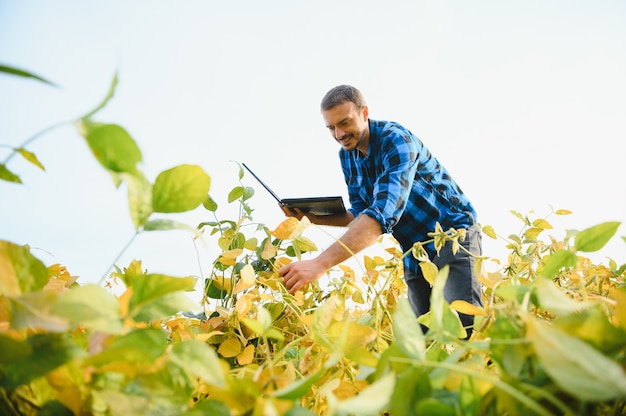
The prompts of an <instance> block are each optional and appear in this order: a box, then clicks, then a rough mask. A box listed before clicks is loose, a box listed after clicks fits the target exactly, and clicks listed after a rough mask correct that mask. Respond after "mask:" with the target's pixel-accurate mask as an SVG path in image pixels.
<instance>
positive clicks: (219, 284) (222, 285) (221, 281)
mask: <svg viewBox="0 0 626 416" xmlns="http://www.w3.org/2000/svg"><path fill="white" fill-rule="evenodd" d="M213 284H214V285H215V287H216V288H218V289H219V290H223V291H224V292H230V289H231V287H232V285H233V279H231V278H228V279H227V278H225V277H224V276H215V278H214V279H213Z"/></svg>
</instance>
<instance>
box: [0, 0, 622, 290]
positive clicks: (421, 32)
mask: <svg viewBox="0 0 626 416" xmlns="http://www.w3.org/2000/svg"><path fill="white" fill-rule="evenodd" d="M624 22H626V2H624V1H621V0H613V1H611V0H595V1H572V0H555V1H545V0H541V1H539V0H531V1H518V2H498V1H485V0H479V1H473V2H467V1H463V0H456V1H455V0H450V1H421V0H420V1H408V0H407V1H396V0H391V1H385V2H382V1H363V0H361V1H326V0H324V1H317V2H304V1H294V0H290V1H288V0H285V1H274V0H267V1H251V0H250V1H246V0H244V1H232V2H225V1H209V0H205V1H185V2H173V1H172V2H166V1H155V0H150V1H137V0H135V1H132V2H127V1H121V0H114V1H107V2H98V1H91V0H90V1H85V0H80V1H78V0H76V1H67V0H65V1H63V0H61V1H55V2H48V1H20V2H18V1H8V0H0V63H2V64H5V65H10V66H15V67H18V68H22V69H25V70H28V71H31V72H34V73H36V74H39V75H41V76H43V77H45V78H47V79H50V80H51V81H53V82H55V83H57V84H58V85H60V87H61V88H52V87H49V86H46V85H44V84H41V83H38V82H35V81H32V80H27V79H20V78H17V77H10V76H7V75H2V74H0V97H1V98H0V144H3V145H12V146H18V145H20V144H21V143H22V142H23V141H24V140H26V139H27V138H28V137H30V136H32V135H34V134H35V133H37V132H39V131H41V130H42V129H44V128H46V127H48V126H50V125H52V124H55V123H57V122H59V121H64V120H72V119H75V118H77V117H79V116H81V115H83V114H85V113H86V112H87V111H89V110H91V109H92V108H93V107H94V106H95V105H96V104H98V103H99V102H100V101H101V99H102V98H103V97H104V95H105V93H106V92H107V91H108V88H109V84H110V81H111V79H112V77H113V74H114V72H115V71H119V78H120V82H119V85H118V89H117V93H116V95H115V97H114V99H113V100H112V101H111V102H110V103H109V105H108V106H107V107H106V108H105V109H104V110H103V111H102V112H101V113H99V114H98V116H97V117H96V118H97V119H98V120H100V121H104V122H111V123H116V124H120V125H121V126H123V127H124V128H126V129H127V130H128V131H129V133H130V134H131V135H132V136H133V138H134V139H135V140H136V141H137V143H138V144H139V146H140V148H141V150H142V152H143V156H144V163H143V165H142V166H141V167H142V169H143V170H144V172H146V174H147V176H148V177H149V178H150V179H151V180H152V181H153V180H154V179H155V178H156V175H157V174H158V173H159V172H161V171H163V170H166V169H169V168H171V167H173V166H176V165H179V164H183V163H193V164H198V165H200V166H202V167H203V168H204V169H205V170H206V171H207V173H208V174H209V175H210V176H211V178H212V188H211V194H212V196H213V197H214V198H215V199H216V200H218V202H220V203H221V206H222V207H224V209H220V210H219V211H218V214H219V215H220V219H234V218H233V215H232V213H233V212H234V211H232V209H231V210H229V208H226V207H225V206H226V205H227V204H226V195H227V193H228V191H229V190H230V189H231V188H232V187H233V186H235V185H236V184H237V168H236V165H235V164H233V163H232V162H230V161H231V160H237V161H241V162H245V163H247V164H248V165H249V166H250V167H252V168H253V169H254V170H255V171H256V172H257V173H258V174H259V175H260V176H261V177H263V178H264V179H266V182H268V184H269V185H270V186H272V187H273V188H274V190H275V191H276V192H277V193H278V194H279V195H281V196H282V197H293V196H315V195H337V194H339V195H343V196H344V197H345V196H346V193H345V186H344V183H343V177H342V175H341V171H340V168H339V161H338V158H337V154H336V153H337V150H338V148H337V145H336V143H334V141H333V140H332V138H331V137H330V135H329V134H328V133H327V131H326V129H325V128H324V126H323V123H322V118H321V115H320V113H319V102H320V99H321V97H322V96H323V94H324V93H325V92H326V91H327V90H328V89H330V88H331V87H333V86H335V85H337V84H342V83H348V84H352V85H355V86H356V87H358V88H359V89H361V91H362V92H363V93H364V95H365V97H366V100H367V101H368V104H369V107H370V116H371V117H372V118H374V119H377V118H378V119H390V120H395V121H398V122H400V123H402V124H404V125H405V126H406V127H408V128H409V129H411V130H412V131H413V132H414V133H415V134H417V135H418V136H419V137H420V138H421V139H422V140H423V141H424V142H425V143H426V145H427V146H428V147H429V148H430V149H431V151H432V152H433V153H434V154H435V155H436V156H437V157H438V159H439V160H440V161H441V162H442V163H443V164H444V165H445V166H446V167H447V168H448V170H449V171H450V172H451V173H452V175H453V176H454V177H455V179H456V180H457V181H458V182H459V183H460V185H461V187H462V188H463V189H464V191H465V192H466V193H467V194H468V196H469V197H470V199H471V200H472V201H473V203H474V204H475V206H476V208H477V210H478V215H479V221H480V222H481V223H482V224H483V225H485V224H490V225H492V226H494V228H495V229H496V231H497V232H499V233H501V234H503V235H508V234H511V233H517V232H518V231H519V229H520V228H521V223H519V221H518V220H517V219H515V218H514V217H513V216H512V215H511V214H510V213H509V210H516V211H519V212H522V213H526V212H527V211H528V210H534V211H536V212H537V215H539V216H543V215H545V214H547V212H549V210H550V206H553V207H554V208H563V209H569V210H571V211H573V212H574V214H573V215H571V216H568V217H558V218H556V217H552V218H550V221H551V222H552V223H553V225H554V226H555V228H556V230H555V231H554V232H553V234H554V235H556V236H557V237H562V236H563V235H564V234H563V232H561V231H559V230H564V229H568V228H573V229H584V228H587V227H589V226H592V225H595V224H598V223H601V222H604V221H622V222H624V221H626V193H625V192H624V189H625V186H624V179H625V177H626V174H625V173H624V153H623V148H624V145H623V143H624V140H625V139H626V98H625V97H626V76H625V74H626V24H624ZM29 149H30V150H31V151H33V152H35V153H36V154H37V155H38V156H39V158H40V160H41V161H42V163H43V164H44V165H45V166H46V168H47V172H45V173H44V172H41V171H39V170H37V169H36V168H35V167H32V166H30V165H28V164H27V163H25V162H22V161H20V160H18V158H14V159H13V160H12V161H11V162H10V163H9V168H10V169H11V170H13V171H15V172H16V173H18V174H19V175H20V176H21V177H22V179H23V181H24V182H25V185H22V186H18V185H14V184H9V183H4V182H2V183H0V239H4V240H9V241H12V242H15V243H18V244H27V243H28V244H30V245H31V246H32V247H33V248H34V249H36V250H35V251H34V253H35V255H37V256H38V257H39V258H40V259H42V260H43V261H44V262H45V263H46V264H52V263H56V262H60V263H62V264H64V265H66V266H67V267H68V268H69V270H70V272H72V274H74V275H79V276H80V277H81V281H83V282H85V281H98V280H99V279H100V277H101V276H102V274H103V273H104V272H105V271H106V269H107V268H108V266H109V264H110V263H111V262H112V261H113V260H114V259H115V257H116V256H117V254H118V253H119V252H120V251H121V250H122V249H123V247H124V245H125V244H126V242H127V241H128V240H129V239H130V238H131V236H132V234H133V232H134V230H133V226H132V223H131V221H130V217H129V215H128V209H127V206H126V193H125V190H124V189H118V190H116V189H115V188H114V186H113V183H112V181H111V179H110V177H109V176H108V174H107V173H106V172H105V171H104V170H103V169H102V168H100V166H99V165H98V164H97V162H96V161H95V159H94V158H93V157H92V156H91V154H90V152H89V150H88V148H87V146H86V144H85V142H84V140H83V139H82V138H81V137H80V136H78V135H77V134H76V132H75V131H74V130H73V129H72V128H71V127H69V126H66V127H63V128H59V129H57V130H55V131H53V132H51V133H50V134H47V135H46V136H44V137H42V138H41V139H40V140H38V141H37V142H35V143H34V144H33V145H32V146H31V147H29ZM6 154H7V153H6V149H2V148H0V161H3V160H4V159H5V158H6ZM244 183H245V184H246V185H249V186H253V187H255V189H256V190H257V194H256V196H255V197H254V198H253V199H252V200H251V205H252V206H253V207H254V208H255V209H256V211H255V213H254V219H255V220H256V221H258V222H262V223H265V224H267V225H268V226H270V227H273V226H275V225H277V224H278V223H279V222H280V221H281V220H282V218H283V217H282V214H281V213H280V212H279V210H278V208H277V207H276V204H275V202H274V201H273V200H272V199H271V197H270V196H269V195H268V194H267V193H265V192H264V190H263V189H262V188H261V187H260V186H259V185H258V184H257V183H256V181H255V180H254V179H253V178H252V177H251V176H250V175H246V177H245V178H244ZM166 217H167V216H166ZM168 218H169V217H168ZM172 218H176V219H179V220H181V221H185V222H187V223H189V224H190V225H193V226H195V225H197V224H198V223H199V222H201V221H207V220H211V219H212V218H211V216H210V215H208V214H206V213H205V212H204V211H203V210H202V209H199V210H197V211H195V212H193V213H191V214H187V215H182V216H177V217H172ZM330 231H331V233H335V234H336V235H339V234H340V232H341V231H342V230H340V229H339V230H337V229H330ZM313 233H314V234H313V235H311V234H309V236H310V237H312V238H313V239H314V240H315V241H316V242H317V243H318V245H319V246H320V247H321V248H323V247H324V246H326V245H328V244H329V243H330V242H331V239H330V238H329V237H328V236H326V235H324V233H320V234H319V236H315V235H316V234H315V233H316V231H315V230H313ZM618 235H619V236H622V235H626V226H624V225H622V227H621V228H620V230H619V232H618ZM213 241H214V240H210V239H209V240H207V244H209V246H210V249H209V250H208V251H209V252H208V253H204V252H203V251H202V250H201V251H200V263H202V265H203V271H204V272H205V273H206V272H207V271H208V269H209V268H210V263H211V261H212V260H213V258H214V257H213V254H211V250H212V247H215V243H214V242H213ZM484 243H485V244H484V248H485V254H487V255H492V256H495V257H499V256H501V255H502V253H503V252H504V251H503V245H504V244H503V243H502V242H493V241H491V240H489V239H488V238H485V240H484ZM601 253H602V257H601V258H600V260H602V258H603V256H604V255H610V256H611V257H613V258H614V259H615V260H617V261H618V263H623V262H625V261H626V256H625V255H624V253H626V250H625V246H624V242H623V241H621V238H618V237H616V238H615V239H614V240H613V241H612V242H611V243H610V245H609V246H608V247H607V248H606V249H605V250H603V251H602V252H601ZM133 258H139V259H142V260H143V265H144V267H145V268H148V270H149V271H151V272H161V273H169V274H173V275H187V274H192V275H198V274H200V270H199V267H198V258H197V256H196V251H195V249H194V245H193V243H192V241H191V238H190V236H189V235H188V234H186V233H185V232H182V231H172V232H160V233H145V234H142V235H141V236H139V238H138V239H137V240H136V241H135V243H134V244H133V245H132V246H131V247H130V248H129V250H128V251H126V254H125V255H124V256H123V257H122V259H121V260H120V262H119V264H120V265H121V266H126V265H127V264H128V263H129V262H130V260H132V259H133Z"/></svg>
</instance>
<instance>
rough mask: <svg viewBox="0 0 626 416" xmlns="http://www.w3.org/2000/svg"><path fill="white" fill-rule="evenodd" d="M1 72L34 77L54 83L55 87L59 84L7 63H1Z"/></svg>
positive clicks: (44, 81) (49, 83)
mask: <svg viewBox="0 0 626 416" xmlns="http://www.w3.org/2000/svg"><path fill="white" fill-rule="evenodd" d="M0 72H4V73H6V74H11V75H17V76H20V77H24V78H33V79H36V80H37V81H41V82H43V83H45V84H48V85H52V86H53V87H58V85H56V84H54V83H53V82H50V81H48V80H47V79H45V78H42V77H40V76H39V75H35V74H33V73H32V72H28V71H25V70H23V69H18V68H14V67H10V66H6V65H0Z"/></svg>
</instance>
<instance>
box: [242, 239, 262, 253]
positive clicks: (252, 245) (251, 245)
mask: <svg viewBox="0 0 626 416" xmlns="http://www.w3.org/2000/svg"><path fill="white" fill-rule="evenodd" d="M257 244H259V241H258V240H257V238H256V237H252V238H250V239H249V240H246V242H245V243H243V247H244V248H246V249H248V250H252V251H254V250H256V249H257Z"/></svg>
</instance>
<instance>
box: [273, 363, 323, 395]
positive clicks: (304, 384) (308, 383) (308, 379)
mask: <svg viewBox="0 0 626 416" xmlns="http://www.w3.org/2000/svg"><path fill="white" fill-rule="evenodd" d="M325 373H326V368H325V367H320V368H319V369H318V370H317V371H315V372H313V373H311V374H308V375H307V376H305V377H302V378H299V379H297V380H296V381H294V382H293V383H289V384H288V385H287V386H285V387H283V388H282V389H279V390H276V391H275V392H274V393H273V394H272V395H273V396H274V397H276V398H278V399H284V400H296V399H299V398H300V397H302V396H304V395H305V394H307V393H308V392H309V391H310V390H311V387H313V385H314V384H316V383H317V382H318V381H320V380H321V378H322V376H323V375H324V374H325Z"/></svg>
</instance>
